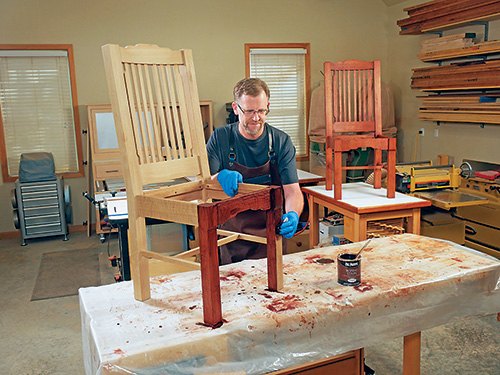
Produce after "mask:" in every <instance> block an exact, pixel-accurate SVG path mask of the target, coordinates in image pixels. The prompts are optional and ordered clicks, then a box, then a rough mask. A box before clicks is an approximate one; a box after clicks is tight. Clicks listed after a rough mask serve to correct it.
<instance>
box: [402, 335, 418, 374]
mask: <svg viewBox="0 0 500 375" xmlns="http://www.w3.org/2000/svg"><path fill="white" fill-rule="evenodd" d="M420 341H421V333H420V332H415V333H412V334H411V335H408V336H405V337H404V344H403V375H420Z"/></svg>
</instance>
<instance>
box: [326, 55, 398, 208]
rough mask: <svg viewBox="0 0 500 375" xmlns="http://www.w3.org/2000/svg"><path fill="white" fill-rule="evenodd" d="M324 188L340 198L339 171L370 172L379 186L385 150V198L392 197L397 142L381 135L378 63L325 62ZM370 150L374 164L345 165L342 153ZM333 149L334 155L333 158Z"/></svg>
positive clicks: (340, 180)
mask: <svg viewBox="0 0 500 375" xmlns="http://www.w3.org/2000/svg"><path fill="white" fill-rule="evenodd" d="M324 72H325V121H326V122H325V124H326V129H325V133H326V134H325V136H326V189H327V190H332V183H333V186H334V199H338V200H341V199H342V171H343V170H346V169H373V170H374V187H375V188H376V189H379V188H381V187H382V177H381V176H382V168H383V167H384V166H383V164H382V151H383V150H387V166H385V168H386V169H387V197H388V198H394V197H395V187H396V139H395V138H389V137H385V136H383V135H382V103H381V79H380V61H359V60H346V61H343V62H337V63H332V62H325V63H324ZM359 147H369V148H372V149H373V151H374V162H373V165H368V166H344V165H342V152H345V151H349V150H353V149H357V148H359ZM332 150H333V156H332Z"/></svg>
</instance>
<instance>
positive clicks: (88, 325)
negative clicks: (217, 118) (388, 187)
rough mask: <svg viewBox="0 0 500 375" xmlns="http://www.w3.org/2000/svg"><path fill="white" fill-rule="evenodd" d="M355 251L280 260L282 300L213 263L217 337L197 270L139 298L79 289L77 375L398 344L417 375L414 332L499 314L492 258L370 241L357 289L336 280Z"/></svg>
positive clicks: (158, 370)
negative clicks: (343, 256) (206, 316)
mask: <svg viewBox="0 0 500 375" xmlns="http://www.w3.org/2000/svg"><path fill="white" fill-rule="evenodd" d="M361 245H362V244H361V243H351V244H347V245H342V246H331V247H323V248H317V249H312V250H308V251H305V252H301V253H296V254H288V255H285V256H284V259H283V269H284V287H283V289H282V291H280V292H271V291H269V290H267V289H266V288H267V276H266V260H265V259H258V260H245V261H243V262H239V263H234V264H229V265H225V266H221V267H220V285H221V294H222V305H223V318H224V323H223V325H222V326H221V327H220V328H216V329H213V328H211V327H206V326H204V325H203V323H202V322H203V314H202V298H201V285H200V284H201V279H200V272H199V271H190V272H184V273H178V274H174V275H169V276H159V277H154V278H152V290H151V293H152V294H151V299H148V300H146V301H144V302H140V301H137V300H135V299H134V293H133V286H132V283H131V282H129V281H126V282H121V283H116V284H111V285H105V286H100V287H92V288H82V289H80V291H79V298H80V309H81V316H82V339H83V356H84V364H85V371H86V374H87V375H91V374H92V375H94V374H99V375H100V374H110V375H111V374H129V375H130V374H148V375H152V374H165V373H168V374H202V373H204V374H215V373H217V374H229V373H237V374H249V375H250V374H264V373H269V372H272V371H280V370H282V369H286V368H290V367H293V366H299V368H301V367H302V366H304V367H303V368H305V369H307V365H306V364H307V363H311V362H313V361H318V360H322V359H325V358H329V357H332V356H335V355H338V354H342V353H345V352H348V351H351V350H357V349H360V348H363V347H367V346H371V345H376V344H377V343H379V342H380V341H383V340H388V339H393V338H398V337H405V341H404V364H403V366H404V374H405V375H417V374H419V373H420V370H419V368H420V331H422V330H425V329H430V328H432V327H435V326H439V325H443V324H446V323H449V322H453V321H456V320H458V319H462V318H466V317H471V316H477V315H481V314H487V313H496V312H498V311H500V261H499V260H497V259H495V258H493V257H490V256H487V255H484V254H481V253H479V252H476V251H474V250H470V249H468V248H465V247H462V246H460V245H456V244H453V243H450V242H447V241H442V240H436V239H431V238H427V237H422V236H418V235H414V234H402V235H396V236H391V237H385V238H379V239H372V240H371V242H370V244H369V245H368V246H367V247H366V249H365V250H364V252H363V255H362V271H361V279H362V282H361V284H360V285H358V286H355V287H353V286H343V285H340V284H338V282H337V262H336V259H337V255H338V254H340V253H343V252H357V251H358V250H359V249H360V247H361ZM321 258H329V259H333V260H334V262H333V263H332V262H330V263H327V262H317V261H316V260H318V259H321ZM499 324H500V323H499ZM423 360H425V358H423ZM305 371H307V370H305ZM305 371H304V372H303V373H306V372H305ZM307 373H308V374H314V373H315V372H307Z"/></svg>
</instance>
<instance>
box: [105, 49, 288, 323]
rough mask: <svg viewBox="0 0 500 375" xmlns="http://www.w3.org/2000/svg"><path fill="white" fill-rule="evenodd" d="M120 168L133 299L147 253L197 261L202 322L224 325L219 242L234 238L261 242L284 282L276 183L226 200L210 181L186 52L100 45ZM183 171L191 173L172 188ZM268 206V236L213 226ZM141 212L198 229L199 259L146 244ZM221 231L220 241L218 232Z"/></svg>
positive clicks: (272, 279)
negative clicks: (167, 253) (151, 248)
mask: <svg viewBox="0 0 500 375" xmlns="http://www.w3.org/2000/svg"><path fill="white" fill-rule="evenodd" d="M102 50H103V56H104V64H105V69H106V76H107V81H108V87H109V92H110V97H111V104H112V108H113V115H114V120H115V125H116V133H117V137H118V144H119V147H120V157H121V163H122V167H123V173H124V179H125V186H126V190H127V204H128V217H129V238H130V241H129V244H130V246H129V248H130V259H131V270H132V279H133V285H134V294H135V298H136V299H138V300H140V301H144V300H146V299H148V298H150V281H149V259H157V260H161V261H165V262H171V263H174V264H180V265H184V266H185V265H186V264H187V265H190V266H193V268H200V267H201V283H202V298H203V318H204V323H205V324H207V325H210V326H213V327H216V326H218V325H220V324H222V307H221V293H220V283H219V261H218V245H221V244H224V243H227V242H231V241H234V240H237V239H245V240H250V241H256V242H260V243H267V248H268V253H267V267H268V287H269V289H271V290H279V289H280V288H281V287H282V282H283V281H282V280H283V279H282V278H283V272H282V247H281V246H282V242H281V241H282V239H281V236H277V235H276V226H277V224H278V223H279V220H280V219H281V210H282V193H281V189H280V188H279V187H268V186H261V185H249V184H240V187H239V192H238V194H237V195H236V196H235V197H233V198H229V197H228V196H227V195H226V194H224V192H223V190H222V188H221V186H220V184H219V183H218V182H217V180H212V179H211V176H210V170H209V165H208V157H207V152H206V146H205V139H204V132H203V123H202V120H201V113H200V104H199V98H198V89H197V85H196V78H195V73H194V65H193V59H192V53H191V51H190V50H180V51H173V50H170V49H168V48H159V47H158V46H156V45H137V46H132V47H119V46H118V45H113V44H107V45H105V46H103V47H102ZM183 176H196V179H194V180H192V181H190V182H185V183H181V184H177V185H173V186H168V183H169V181H171V180H172V179H178V178H180V177H183ZM248 209H253V210H266V212H267V231H266V232H267V236H266V238H263V237H256V236H251V235H245V234H240V233H233V232H227V231H224V232H222V231H220V230H219V231H218V230H217V227H218V226H219V225H220V224H223V223H224V222H225V221H226V220H228V219H229V218H231V217H233V216H235V215H236V214H237V213H239V212H242V211H246V210H248ZM145 218H154V219H159V220H165V221H170V222H175V223H182V224H188V225H193V226H197V227H198V232H199V250H198V251H199V253H200V264H198V263H195V262H188V261H187V260H185V259H182V258H183V256H184V257H186V256H187V257H189V256H191V255H192V252H187V253H183V254H181V255H180V256H178V257H171V256H165V255H163V254H160V253H155V252H152V251H148V250H147V238H146V222H145ZM220 236H222V238H221V239H220V240H218V237H220Z"/></svg>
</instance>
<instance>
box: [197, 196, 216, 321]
mask: <svg viewBox="0 0 500 375" xmlns="http://www.w3.org/2000/svg"><path fill="white" fill-rule="evenodd" d="M215 210H216V207H215V206H213V205H210V204H206V205H204V204H201V205H199V206H198V225H199V226H198V232H199V240H200V257H201V291H202V298H203V322H204V323H205V324H206V325H208V326H211V327H214V328H216V327H220V326H221V325H222V301H221V293H220V280H219V253H218V249H217V222H216V217H217V213H216V212H215Z"/></svg>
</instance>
